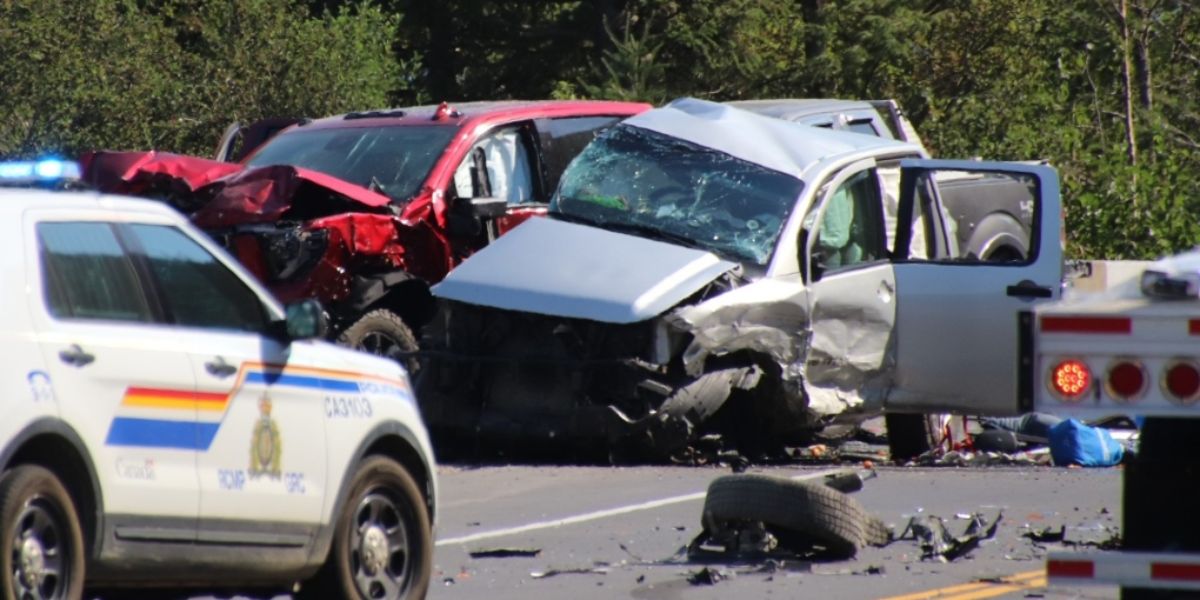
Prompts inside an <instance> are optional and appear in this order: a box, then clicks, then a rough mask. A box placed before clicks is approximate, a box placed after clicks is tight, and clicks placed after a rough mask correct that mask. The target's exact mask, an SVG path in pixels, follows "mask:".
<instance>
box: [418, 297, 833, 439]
mask: <svg viewBox="0 0 1200 600" xmlns="http://www.w3.org/2000/svg"><path fill="white" fill-rule="evenodd" d="M683 324H684V322H683V321H681V320H679V319H675V318H667V317H660V318H656V319H651V320H648V321H641V322H636V323H626V324H616V323H602V322H598V321H589V320H585V319H570V318H565V317H549V316H545V315H537V314H531V313H522V312H515V311H506V310H501V309H495V308H488V307H481V306H477V305H471V304H464V303H457V302H447V303H445V304H444V305H443V310H442V313H441V315H440V319H439V321H438V324H437V326H436V327H434V328H432V329H433V330H434V331H435V332H436V333H435V334H434V335H433V336H431V338H433V339H427V340H426V348H427V350H426V351H425V353H426V356H427V357H428V361H427V364H426V367H425V370H424V371H423V374H422V378H421V382H420V385H421V390H420V393H419V397H420V398H421V402H422V412H423V414H424V416H425V420H426V423H427V424H428V425H429V426H430V427H431V429H433V430H434V431H437V432H439V433H441V434H442V438H443V439H461V438H462V436H463V435H466V436H470V437H471V438H476V439H478V438H482V439H483V440H486V441H494V442H502V443H512V442H519V443H527V442H557V443H561V444H563V445H568V446H573V447H576V448H588V449H602V448H603V449H607V450H608V451H609V452H610V454H612V453H614V452H616V453H618V454H624V455H630V456H638V457H657V458H662V457H665V456H669V455H671V454H672V453H673V452H676V451H677V450H680V449H682V448H683V447H685V446H686V445H687V444H688V443H689V442H692V441H694V440H696V439H697V438H698V437H699V436H701V435H703V434H705V433H721V434H724V435H730V434H735V435H737V436H738V437H740V438H743V439H763V438H765V437H767V436H768V435H769V434H779V433H782V432H784V431H788V432H791V433H795V432H797V431H810V430H811V429H812V425H813V422H812V420H811V419H809V418H808V417H809V416H810V415H809V414H808V413H807V411H805V410H804V398H803V393H802V392H800V391H799V388H798V386H794V387H793V388H791V391H790V392H789V391H788V388H786V387H785V386H784V385H782V382H781V379H780V369H779V367H778V366H777V365H774V364H773V363H770V362H769V361H764V362H766V364H757V363H754V362H753V361H747V360H746V359H745V357H744V356H739V357H736V358H734V357H717V358H713V357H709V359H708V360H707V361H704V362H705V363H706V365H707V366H706V367H705V372H703V373H699V374H690V373H689V372H688V370H687V368H686V367H685V365H684V355H685V354H686V352H685V350H686V349H687V348H689V347H691V346H692V345H693V342H694V337H693V335H692V334H691V332H690V331H688V330H687V329H686V328H681V327H680V326H681V325H683ZM731 402H732V403H733V404H734V405H735V406H734V407H733V408H731V409H729V410H726V407H727V406H728V405H729V404H730V403H731Z"/></svg>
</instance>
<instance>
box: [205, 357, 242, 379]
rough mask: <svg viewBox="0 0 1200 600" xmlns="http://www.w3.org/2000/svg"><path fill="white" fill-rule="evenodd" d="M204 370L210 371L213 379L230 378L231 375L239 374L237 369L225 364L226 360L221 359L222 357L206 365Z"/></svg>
mask: <svg viewBox="0 0 1200 600" xmlns="http://www.w3.org/2000/svg"><path fill="white" fill-rule="evenodd" d="M204 370H205V371H208V374H209V375H212V376H213V377H221V378H225V377H229V376H230V375H233V374H234V373H237V367H235V366H233V365H231V364H229V363H227V362H225V359H223V358H221V357H220V356H218V357H216V358H214V359H212V360H210V361H208V362H206V363H204Z"/></svg>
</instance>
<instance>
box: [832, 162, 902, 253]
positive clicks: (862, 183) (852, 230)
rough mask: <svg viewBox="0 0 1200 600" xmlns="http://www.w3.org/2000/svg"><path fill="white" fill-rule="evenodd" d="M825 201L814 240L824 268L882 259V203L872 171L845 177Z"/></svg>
mask: <svg viewBox="0 0 1200 600" xmlns="http://www.w3.org/2000/svg"><path fill="white" fill-rule="evenodd" d="M827 202H828V203H829V206H828V207H827V208H826V209H825V214H824V215H823V216H822V217H821V224H820V226H818V227H817V241H816V249H817V251H818V252H819V253H820V255H821V259H820V260H821V262H822V263H823V264H824V266H825V268H826V269H837V268H839V267H847V266H850V265H856V264H860V263H865V262H872V261H876V260H881V259H883V258H885V256H886V253H885V251H884V248H885V246H884V244H885V236H884V232H883V214H882V206H881V203H880V197H879V188H878V180H877V179H876V177H875V172H874V171H873V170H867V171H863V172H861V173H859V174H857V175H855V176H853V177H851V178H850V179H848V180H846V181H845V182H844V183H842V185H841V186H839V187H838V189H837V190H836V191H835V192H834V193H833V195H831V196H830V197H829V199H828V200H827Z"/></svg>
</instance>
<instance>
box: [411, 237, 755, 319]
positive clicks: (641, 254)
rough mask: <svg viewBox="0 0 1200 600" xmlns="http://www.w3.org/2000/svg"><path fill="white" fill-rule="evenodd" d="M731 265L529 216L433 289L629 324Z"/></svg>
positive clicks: (459, 297) (487, 302) (707, 255)
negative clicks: (528, 218)
mask: <svg viewBox="0 0 1200 600" xmlns="http://www.w3.org/2000/svg"><path fill="white" fill-rule="evenodd" d="M736 266H737V264H736V263H733V262H729V261H726V260H722V259H720V258H717V256H716V255H714V254H712V253H711V252H706V251H704V250H697V249H694V248H686V247H683V246H677V245H674V244H669V243H666V242H660V241H657V240H650V239H645V238H640V237H636V236H632V235H625V234H623V233H617V232H613V231H608V230H605V229H601V228H599V227H591V226H586V225H578V224H575V223H568V222H565V221H559V220H555V219H551V218H532V219H530V220H528V221H526V222H525V223H523V224H522V225H521V226H519V227H517V228H516V229H514V230H512V231H510V232H508V233H506V234H504V235H503V236H501V237H500V238H499V239H497V240H496V241H495V242H492V243H491V244H490V245H488V247H487V248H485V249H483V250H482V251H480V252H478V253H476V254H474V255H473V256H471V257H470V258H469V259H467V260H466V261H465V262H463V263H462V264H461V265H459V266H458V267H456V268H455V269H454V270H453V271H451V272H450V275H449V276H447V277H446V278H445V279H444V280H443V281H442V282H441V283H439V284H437V285H435V286H434V287H433V294H434V295H435V296H438V297H439V298H445V299H448V300H456V301H459V302H466V303H469V304H478V305H483V306H491V307H494V308H502V309H507V310H516V311H523V312H530V313H538V314H544V315H553V316H559V317H569V318H577V319H589V320H593V321H602V322H607V323H635V322H638V321H645V320H647V319H651V318H653V317H655V316H657V315H659V314H661V313H663V312H665V311H666V310H668V309H670V308H671V307H672V306H674V305H676V304H678V303H679V302H680V301H682V300H684V299H685V298H687V297H688V296H690V295H692V294H693V293H695V292H696V291H698V290H700V289H701V288H702V287H704V285H705V284H707V283H709V282H711V281H712V280H714V279H716V278H717V277H719V276H720V275H721V274H722V273H724V272H726V271H728V270H730V269H733V268H735V267H736Z"/></svg>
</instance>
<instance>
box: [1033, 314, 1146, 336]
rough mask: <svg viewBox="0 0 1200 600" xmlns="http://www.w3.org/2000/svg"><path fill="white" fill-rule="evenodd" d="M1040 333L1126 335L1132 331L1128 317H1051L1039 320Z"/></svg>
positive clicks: (1130, 320) (1131, 321)
mask: <svg viewBox="0 0 1200 600" xmlns="http://www.w3.org/2000/svg"><path fill="white" fill-rule="evenodd" d="M1041 327H1042V333H1096V334H1127V333H1130V332H1131V331H1133V320H1132V319H1130V318H1128V317H1052V316H1045V317H1042V319H1041Z"/></svg>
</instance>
